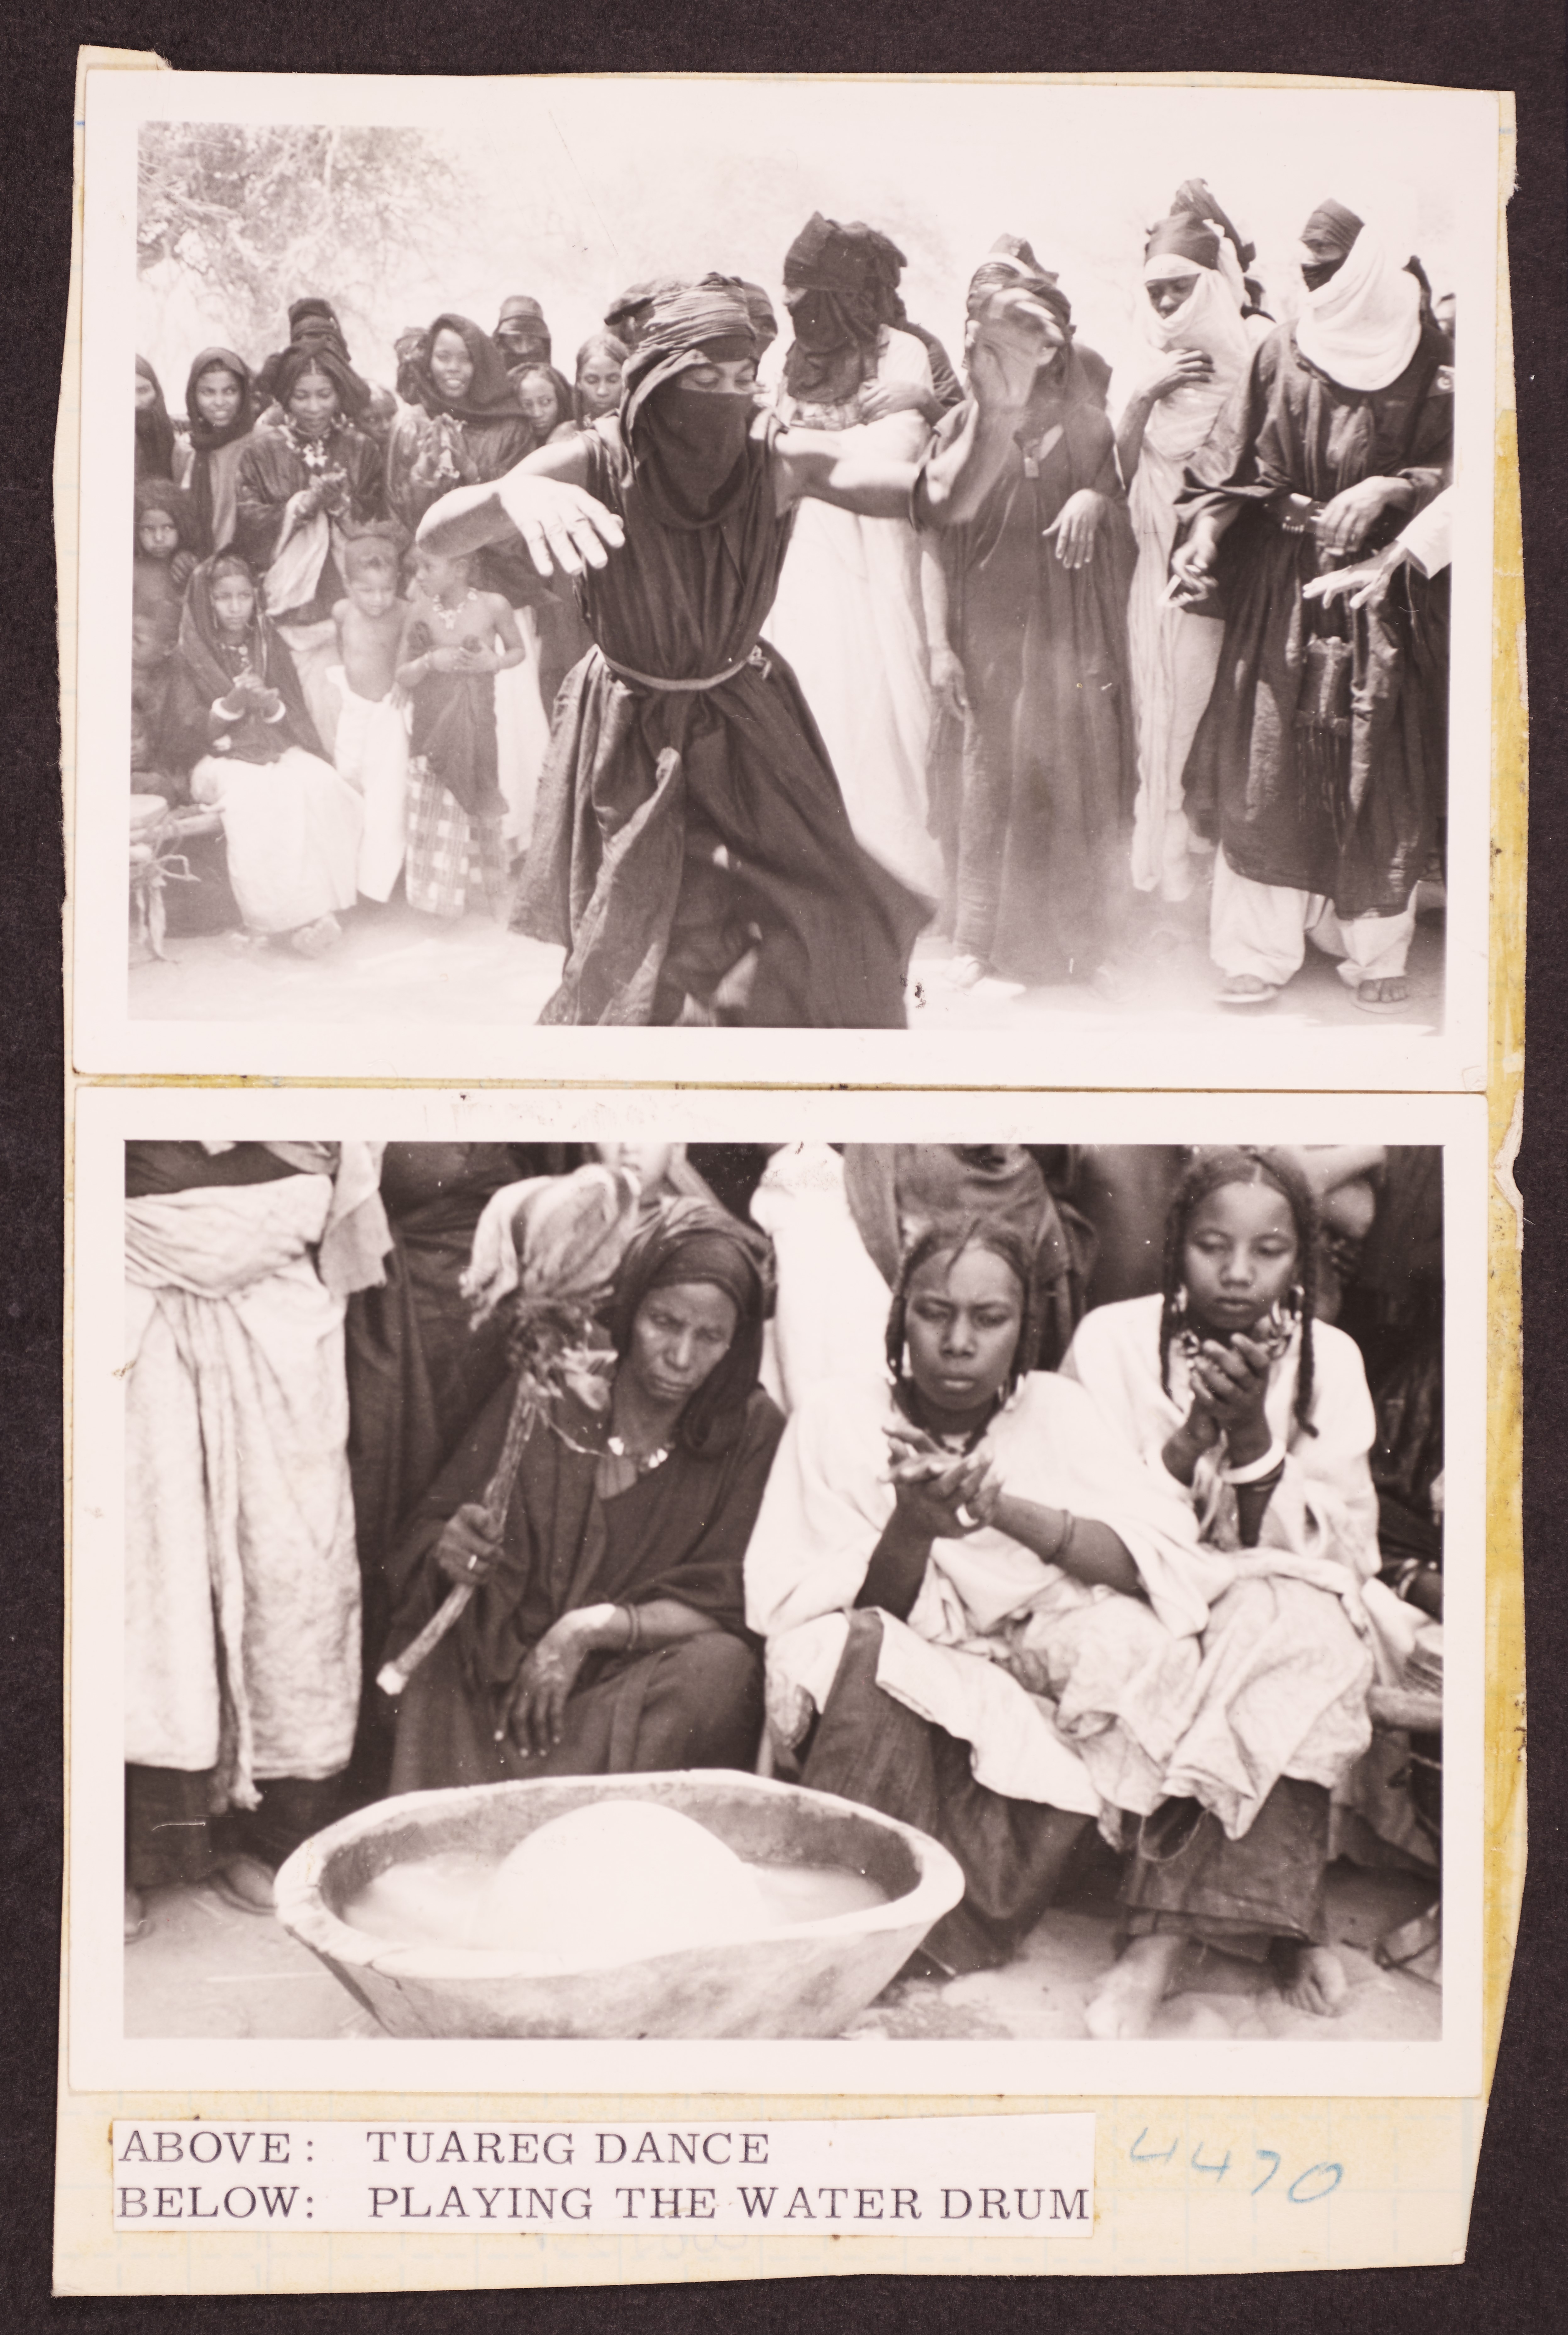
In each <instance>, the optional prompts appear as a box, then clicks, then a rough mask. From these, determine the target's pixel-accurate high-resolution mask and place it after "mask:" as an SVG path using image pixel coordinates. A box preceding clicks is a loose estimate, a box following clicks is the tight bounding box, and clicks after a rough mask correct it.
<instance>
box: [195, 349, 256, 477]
mask: <svg viewBox="0 0 1568 2335" xmlns="http://www.w3.org/2000/svg"><path fill="white" fill-rule="evenodd" d="M219 369H221V370H222V371H223V372H224V373H232V374H233V376H234V379H235V381H236V383H237V385H238V389H239V404H238V406H237V409H236V411H235V416H234V420H233V421H226V422H225V423H224V424H223V426H222V428H221V429H219V428H218V427H216V426H215V425H214V424H213V423H212V422H210V421H208V419H207V418H206V416H205V414H204V413H203V412H202V411H201V408H200V406H199V405H198V403H197V402H196V392H197V385H198V383H199V382H200V380H201V377H202V375H203V373H216V372H218V370H219ZM185 416H186V421H187V425H188V427H189V434H190V442H191V445H192V446H193V448H194V449H195V451H197V453H198V454H210V453H213V452H215V451H217V449H218V447H219V446H231V445H232V444H233V443H234V441H235V440H236V439H237V438H243V437H244V436H245V434H246V432H247V430H252V429H254V428H255V426H256V390H255V384H254V383H253V381H252V379H251V372H250V367H249V366H248V365H247V363H246V362H245V359H244V358H243V357H242V356H237V355H236V354H235V353H234V351H233V350H232V349H203V350H201V351H200V353H199V354H198V355H197V356H195V357H193V358H192V360H191V365H190V371H189V373H188V374H187V376H186V382H185Z"/></svg>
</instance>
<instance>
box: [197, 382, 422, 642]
mask: <svg viewBox="0 0 1568 2335" xmlns="http://www.w3.org/2000/svg"><path fill="white" fill-rule="evenodd" d="M329 445H330V455H331V460H332V461H333V463H334V464H335V466H336V467H337V468H338V469H339V470H342V471H344V474H345V476H346V477H347V480H348V506H347V509H346V510H344V511H343V512H342V513H340V514H339V519H340V522H341V523H342V524H343V525H344V526H346V527H348V528H353V527H355V526H363V525H364V524H365V522H366V521H368V520H370V519H377V518H384V517H385V515H386V496H385V491H384V488H383V484H382V451H381V449H380V447H379V446H377V445H376V443H375V441H373V439H370V438H367V437H366V436H365V435H364V433H363V431H359V430H356V429H355V428H354V427H353V423H352V422H349V421H343V422H340V423H339V424H338V426H337V427H336V428H335V429H334V431H333V432H332V436H331V439H330V441H329ZM314 477H315V474H314V472H313V471H312V470H310V468H309V467H308V465H307V464H306V462H305V457H304V456H303V455H302V454H300V453H298V452H296V451H295V448H294V446H293V445H292V444H291V442H290V441H289V437H288V434H287V431H286V430H285V428H284V426H283V423H282V421H274V420H269V419H267V418H266V417H264V418H263V419H262V420H261V421H258V422H257V423H256V428H255V429H254V430H253V431H251V433H250V436H249V438H248V439H247V441H246V445H245V451H243V453H242V454H241V455H240V458H239V479H238V483H237V487H236V489H235V494H236V503H237V518H236V521H235V529H234V547H235V549H236V550H237V551H238V552H239V553H240V554H241V555H242V556H243V557H244V558H245V559H247V561H248V562H249V564H250V566H251V567H253V568H254V569H255V571H256V576H258V577H259V576H264V575H265V574H266V570H267V568H268V567H270V566H271V565H272V561H273V557H274V555H275V553H276V550H277V544H278V538H279V536H280V535H281V533H282V531H283V512H284V506H285V504H286V502H287V500H288V499H289V497H290V495H294V494H297V493H298V492H299V490H300V489H301V488H302V487H308V486H310V485H311V484H312V483H313V480H314ZM344 588H345V587H344V580H343V575H342V572H341V570H340V569H339V567H338V564H337V560H336V558H335V557H334V554H333V553H332V552H331V551H329V552H328V553H327V556H326V559H325V561H324V565H323V567H322V571H321V576H320V577H319V579H318V581H317V584H316V587H315V596H314V597H313V598H312V599H310V600H309V601H307V602H305V604H304V605H302V606H300V607H297V608H289V609H287V610H286V611H285V622H286V623H288V624H291V625H315V624H320V623H321V622H323V621H324V619H325V618H326V617H328V616H330V615H332V612H333V610H334V607H335V606H337V604H338V602H339V601H340V600H341V599H342V598H343V596H344Z"/></svg>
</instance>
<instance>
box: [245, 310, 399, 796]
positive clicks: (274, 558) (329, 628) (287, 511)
mask: <svg viewBox="0 0 1568 2335" xmlns="http://www.w3.org/2000/svg"><path fill="white" fill-rule="evenodd" d="M273 393H274V395H275V397H276V401H277V413H276V419H274V418H273V417H272V416H270V415H265V414H264V415H263V417H262V419H261V421H258V422H257V423H256V428H255V429H254V430H253V431H252V432H251V434H250V436H249V438H248V439H247V441H246V444H245V447H244V450H243V451H242V452H241V454H240V458H239V469H238V473H237V480H236V488H235V500H236V507H237V521H236V527H235V548H236V549H237V551H238V552H239V553H240V555H241V557H243V558H244V559H245V560H246V562H247V565H248V566H249V567H250V568H251V570H252V572H253V573H254V574H255V575H256V576H258V577H259V578H261V579H262V596H263V603H264V608H265V613H266V615H267V617H268V618H269V619H270V620H271V621H272V622H273V623H274V624H276V625H277V627H278V630H279V632H280V633H281V635H282V636H283V639H284V641H285V643H286V646H287V648H288V650H289V653H290V654H291V656H292V658H293V660H294V663H295V666H296V668H297V669H298V672H299V676H300V680H301V682H302V683H303V684H304V688H305V698H306V702H308V704H309V706H310V711H311V718H312V720H313V721H314V722H315V726H316V729H317V732H319V734H320V736H321V739H322V741H323V742H324V744H325V746H326V747H327V749H328V751H331V748H332V744H333V740H334V734H335V728H336V721H337V697H336V692H335V690H334V685H333V683H332V682H331V680H330V679H329V677H328V676H329V673H330V671H331V668H332V667H333V666H334V664H337V663H338V662H339V657H338V645H337V632H336V627H335V626H334V623H333V614H332V612H333V610H334V607H335V606H337V604H338V602H339V601H340V600H341V599H343V597H344V575H343V568H342V565H341V561H340V557H339V554H340V551H341V547H342V543H343V540H344V535H345V534H347V533H350V532H352V531H353V528H355V527H357V526H361V525H363V524H364V523H365V522H366V521H367V520H370V519H378V518H382V517H383V516H384V515H385V509H386V497H385V489H384V486H383V481H382V458H381V451H380V449H379V448H378V447H377V446H376V444H375V443H374V441H373V440H372V439H370V438H367V437H366V436H365V435H364V433H363V431H361V430H359V429H357V428H356V427H355V421H354V417H355V416H356V415H358V414H359V413H361V412H363V408H364V402H365V399H366V397H367V395H368V394H369V392H367V390H366V388H365V385H364V383H363V381H361V379H360V377H359V375H358V374H357V373H354V372H353V371H352V370H351V368H350V366H349V364H348V363H347V361H346V359H344V358H343V357H341V356H339V355H338V354H337V352H336V350H335V348H334V346H333V345H332V344H331V342H330V341H323V342H321V343H320V344H315V343H312V344H308V345H302V346H297V347H295V348H290V349H288V350H286V351H285V353H284V354H283V355H282V356H281V357H280V359H279V360H278V364H277V369H276V375H275V377H274V381H273Z"/></svg>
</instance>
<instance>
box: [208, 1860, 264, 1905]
mask: <svg viewBox="0 0 1568 2335" xmlns="http://www.w3.org/2000/svg"><path fill="white" fill-rule="evenodd" d="M212 1885H213V1887H214V1888H215V1889H216V1890H217V1892H218V1895H219V1896H220V1897H221V1898H222V1899H223V1901H224V1903H225V1904H228V1905H233V1906H234V1907H236V1908H237V1911H238V1912H240V1913H241V1914H272V1913H275V1912H276V1909H277V1900H276V1895H275V1894H274V1891H273V1886H272V1875H271V1873H270V1872H269V1871H268V1869H267V1867H266V1865H263V1863H262V1861H261V1859H260V1857H258V1856H231V1857H229V1858H228V1860H227V1863H226V1864H224V1865H220V1866H219V1867H218V1871H217V1873H216V1874H214V1875H213V1882H212Z"/></svg>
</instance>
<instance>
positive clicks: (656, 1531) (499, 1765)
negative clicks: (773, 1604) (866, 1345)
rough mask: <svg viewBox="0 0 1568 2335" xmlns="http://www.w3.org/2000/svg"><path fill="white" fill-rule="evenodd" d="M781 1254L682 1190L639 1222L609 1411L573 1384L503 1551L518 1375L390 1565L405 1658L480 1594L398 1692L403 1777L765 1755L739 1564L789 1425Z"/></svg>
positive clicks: (712, 1763) (398, 1778) (541, 1441)
mask: <svg viewBox="0 0 1568 2335" xmlns="http://www.w3.org/2000/svg"><path fill="white" fill-rule="evenodd" d="M770 1286H771V1260H770V1257H769V1252H768V1247H767V1244H766V1243H765V1242H764V1241H763V1240H762V1238H761V1236H760V1235H759V1234H757V1233H754V1232H751V1231H750V1230H748V1228H747V1227H746V1226H742V1225H740V1224H738V1223H737V1222H736V1221H735V1219H734V1218H733V1217H732V1216H729V1215H728V1214H727V1213H726V1212H725V1211H724V1210H723V1209H721V1208H719V1207H715V1206H712V1205H711V1203H708V1202H705V1201H702V1200H675V1201H672V1202H669V1203H667V1204H666V1206H664V1207H663V1209H661V1210H660V1212H659V1213H658V1214H657V1215H656V1216H653V1218H651V1219H650V1220H649V1221H648V1222H646V1223H645V1224H644V1225H643V1226H640V1227H639V1229H638V1231H637V1232H636V1233H635V1234H634V1236H633V1239H632V1241H631V1244H630V1245H629V1246H628V1248H627V1250H626V1253H625V1255H624V1258H623V1260H622V1263H621V1266H620V1269H619V1271H618V1273H617V1274H616V1277H615V1287H614V1292H613V1295H612V1297H611V1300H610V1303H609V1308H608V1313H607V1316H606V1327H607V1329H608V1331H609V1333H610V1339H611V1342H612V1343H613V1345H614V1347H615V1354H616V1357H617V1360H616V1362H615V1372H614V1376H613V1378H612V1380H611V1382H610V1390H609V1401H608V1406H607V1408H606V1409H605V1410H595V1409H593V1408H592V1407H591V1406H590V1405H589V1404H588V1403H587V1402H586V1401H585V1400H580V1399H579V1398H578V1397H576V1396H575V1395H568V1396H566V1398H565V1399H564V1400H563V1402H562V1404H561V1406H560V1407H559V1408H558V1409H557V1410H556V1411H555V1413H554V1414H553V1416H552V1417H551V1418H550V1419H540V1420H539V1421H538V1422H537V1424H536V1425H535V1426H534V1428H533V1429H531V1431H530V1433H529V1435H528V1439H527V1441H526V1442H525V1443H524V1445H523V1448H522V1454H521V1458H520V1460H519V1463H518V1473H517V1476H516V1478H515V1479H514V1482H513V1487H512V1491H511V1496H510V1501H509V1505H508V1508H507V1512H506V1524H505V1528H504V1530H503V1533H502V1536H501V1538H500V1541H499V1544H498V1545H497V1544H496V1543H494V1542H493V1541H492V1540H490V1539H489V1537H488V1535H487V1532H486V1529H485V1528H484V1516H485V1510H484V1508H483V1507H482V1506H481V1505H480V1502H481V1500H482V1497H483V1495H484V1491H485V1487H486V1486H487V1485H488V1484H489V1480H490V1478H491V1474H492V1471H493V1469H494V1468H495V1466H496V1462H497V1459H498V1456H499V1453H500V1451H501V1448H502V1445H503V1443H504V1441H505V1439H506V1430H507V1424H508V1418H509V1416H510V1410H511V1402H512V1386H511V1384H510V1382H508V1384H507V1385H506V1386H505V1387H503V1388H502V1389H501V1390H499V1391H498V1393H497V1395H496V1396H495V1397H494V1399H493V1400H491V1402H490V1403H489V1406H488V1407H487V1408H486V1410H483V1411H482V1412H481V1413H480V1415H479V1419H478V1421H477V1423H476V1425H475V1427H474V1429H473V1430H472V1432H471V1434H470V1435H469V1437H468V1439H467V1440H466V1441H465V1442H464V1443H463V1444H462V1445H461V1446H460V1448H459V1450H458V1452H457V1454H456V1456H455V1458H453V1460H452V1461H451V1463H450V1465H449V1466H448V1467H447V1468H445V1469H444V1470H443V1472H442V1473H441V1475H440V1477H438V1478H437V1479H436V1482H435V1484H434V1486H433V1487H431V1491H430V1492H429V1494H428V1495H427V1496H426V1497H425V1498H424V1500H423V1501H421V1504H420V1506H419V1507H418V1508H417V1509H416V1510H415V1512H414V1516H413V1520H412V1522H411V1526H410V1528H409V1531H408V1533H407V1536H406V1537H405V1538H404V1541H403V1543H402V1546H401V1548H400V1549H398V1550H397V1551H396V1552H395V1553H394V1555H393V1556H392V1561H391V1565H390V1566H389V1573H390V1575H391V1585H392V1598H393V1603H394V1609H395V1610H394V1616H393V1622H392V1634H391V1640H390V1642H391V1644H392V1647H393V1648H394V1649H400V1650H401V1649H402V1647H404V1646H405V1645H407V1644H408V1643H409V1642H410V1641H411V1639H412V1638H413V1637H414V1636H415V1635H416V1633H418V1632H419V1631H420V1630H421V1628H422V1627H423V1626H424V1623H426V1621H427V1620H428V1619H429V1618H430V1616H431V1613H433V1612H434V1610H435V1608H436V1606H437V1605H438V1604H439V1603H440V1602H441V1600H442V1599H443V1598H444V1597H445V1595H446V1594H447V1591H448V1589H449V1588H450V1584H452V1583H453V1582H458V1583H460V1584H465V1585H477V1588H478V1594H477V1595H476V1596H475V1597H474V1598H473V1600H472V1602H471V1603H469V1606H468V1608H467V1610H466V1611H465V1612H464V1613H463V1614H462V1616H461V1618H460V1621H459V1622H458V1623H457V1624H456V1626H455V1627H454V1628H452V1629H451V1630H450V1632H449V1633H448V1634H447V1636H446V1637H445V1638H443V1639H442V1640H441V1642H440V1644H439V1645H438V1646H437V1648H436V1649H435V1651H434V1652H433V1653H431V1655H430V1656H429V1657H428V1658H427V1659H426V1661H425V1662H423V1664H422V1665H421V1668H420V1669H418V1670H417V1671H415V1672H414V1673H413V1676H412V1677H411V1680H410V1681H409V1684H408V1686H407V1688H406V1689H405V1691H404V1692H403V1694H402V1698H401V1700H400V1703H399V1709H398V1729H397V1744H396V1749H395V1751H394V1754H393V1759H392V1790H393V1791H394V1792H402V1791H414V1790H420V1789H423V1788H430V1787H433V1786H439V1785H444V1784H479V1783H493V1782H498V1781H500V1780H501V1779H502V1778H505V1777H508V1776H595V1775H615V1774H624V1773H629V1772H633V1771H639V1770H641V1771H646V1770H650V1769H654V1768H725V1767H740V1768H750V1765H751V1763H752V1759H753V1757H754V1755H755V1751H756V1747H757V1738H758V1731H759V1729H760V1725H761V1719H762V1698H761V1677H760V1671H761V1665H760V1662H759V1661H758V1658H757V1656H756V1654H755V1653H754V1652H753V1651H752V1649H751V1647H750V1645H749V1644H748V1643H747V1641H746V1637H745V1630H744V1623H743V1619H742V1613H741V1603H742V1596H741V1572H740V1568H741V1560H742V1558H743V1556H744V1555H745V1549H746V1543H747V1540H748V1538H749V1536H750V1531H751V1527H752V1526H753V1524H754V1523H755V1521H756V1517H757V1511H758V1507H759V1506H760V1502H761V1498H762V1487H763V1485H764V1484H765V1483H766V1481H767V1478H768V1470H769V1467H770V1466H771V1464H772V1459H773V1454H774V1451H775V1449H776V1448H777V1446H778V1441H779V1433H780V1431H781V1429H782V1420H781V1419H780V1418H779V1412H778V1411H777V1410H776V1409H775V1408H774V1406H773V1404H772V1403H771V1402H770V1401H769V1399H768V1397H767V1395H765V1394H764V1393H763V1392H762V1391H761V1390H760V1387H759V1386H758V1383H757V1373H758V1366H759V1362H760V1355H761V1348H762V1320H763V1315H764V1313H765V1312H766V1310H767V1305H768V1302H769V1291H770Z"/></svg>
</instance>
